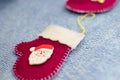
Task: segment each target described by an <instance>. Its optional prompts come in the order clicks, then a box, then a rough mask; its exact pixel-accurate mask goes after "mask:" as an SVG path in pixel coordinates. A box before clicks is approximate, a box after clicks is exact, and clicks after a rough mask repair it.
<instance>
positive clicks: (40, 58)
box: [29, 47, 54, 65]
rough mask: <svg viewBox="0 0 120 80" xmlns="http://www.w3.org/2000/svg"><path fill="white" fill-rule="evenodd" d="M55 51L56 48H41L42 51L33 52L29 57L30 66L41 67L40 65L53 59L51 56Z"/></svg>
mask: <svg viewBox="0 0 120 80" xmlns="http://www.w3.org/2000/svg"><path fill="white" fill-rule="evenodd" d="M32 48H33V47H32ZM32 48H31V49H32ZM34 49H35V48H34ZM53 49H54V48H51V49H49V48H40V49H37V50H34V51H32V53H31V54H30V56H29V64H30V65H39V64H42V63H44V62H46V61H47V60H48V59H49V58H50V57H51V55H52V53H53Z"/></svg>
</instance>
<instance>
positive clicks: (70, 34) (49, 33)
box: [39, 25, 85, 49]
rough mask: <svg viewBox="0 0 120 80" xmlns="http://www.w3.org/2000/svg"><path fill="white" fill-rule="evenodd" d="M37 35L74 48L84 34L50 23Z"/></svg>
mask: <svg viewBox="0 0 120 80" xmlns="http://www.w3.org/2000/svg"><path fill="white" fill-rule="evenodd" d="M39 36H42V37H44V38H47V39H51V40H53V41H59V42H60V43H62V44H66V45H68V46H69V47H71V48H72V49H75V48H76V46H77V45H78V44H79V43H80V41H81V40H82V39H83V38H84V36H85V35H84V34H81V33H78V32H75V31H72V30H69V29H66V28H63V27H60V26H57V25H50V26H48V27H47V28H46V29H45V30H44V31H43V32H42V33H41V34H40V35H39Z"/></svg>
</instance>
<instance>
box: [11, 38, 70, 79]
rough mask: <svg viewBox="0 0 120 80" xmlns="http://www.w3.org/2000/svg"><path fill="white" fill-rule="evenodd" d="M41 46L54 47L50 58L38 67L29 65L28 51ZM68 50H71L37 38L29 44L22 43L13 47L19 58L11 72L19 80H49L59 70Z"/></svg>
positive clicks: (57, 43)
mask: <svg viewBox="0 0 120 80" xmlns="http://www.w3.org/2000/svg"><path fill="white" fill-rule="evenodd" d="M41 44H51V45H53V46H54V52H53V54H52V56H51V58H50V59H49V60H48V61H46V62H45V63H43V64H40V65H29V62H28V58H29V55H30V51H29V49H30V48H31V47H32V46H38V45H41ZM70 50H71V48H70V47H69V46H67V45H64V44H61V43H59V42H58V41H52V40H50V39H46V38H43V37H39V38H37V39H35V40H33V41H30V42H22V43H20V44H18V45H16V47H15V53H17V54H18V55H19V58H18V59H17V60H16V63H15V64H14V67H13V71H14V73H15V75H16V76H17V77H18V79H20V80H23V79H25V80H26V79H27V80H38V79H39V80H46V79H47V80H48V79H51V78H52V77H53V76H54V75H55V74H56V73H57V72H58V70H59V69H60V68H61V66H62V64H63V62H64V60H65V59H66V57H67V56H68V54H69V52H70Z"/></svg>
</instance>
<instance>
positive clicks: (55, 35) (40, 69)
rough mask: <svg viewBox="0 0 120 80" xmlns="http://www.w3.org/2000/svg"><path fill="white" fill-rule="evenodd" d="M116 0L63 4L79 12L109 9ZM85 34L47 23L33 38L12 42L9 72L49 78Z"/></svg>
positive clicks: (25, 79)
mask: <svg viewBox="0 0 120 80" xmlns="http://www.w3.org/2000/svg"><path fill="white" fill-rule="evenodd" d="M116 1H117V0H67V1H66V7H67V8H68V9H70V10H72V11H75V12H79V13H88V12H95V13H98V12H104V11H107V10H110V9H111V8H112V7H113V6H114V5H115V3H116ZM84 37H85V35H84V34H83V33H78V32H75V31H72V30H68V29H66V28H63V27H61V26H56V25H50V26H48V27H47V28H46V29H45V30H44V31H43V32H42V33H41V34H40V35H39V36H38V38H36V39H35V40H32V41H29V42H21V43H19V44H17V45H16V47H15V53H16V54H17V55H18V56H19V57H18V59H17V60H16V62H15V64H14V66H13V72H14V74H15V75H16V76H17V78H18V79H19V80H49V79H51V78H52V77H53V76H54V75H55V74H56V73H57V72H58V71H59V69H60V68H61V66H62V64H63V62H64V60H65V59H66V58H67V56H68V55H69V52H70V51H71V50H73V49H75V48H76V47H77V45H78V44H79V43H80V41H81V40H82V39H83V38H84Z"/></svg>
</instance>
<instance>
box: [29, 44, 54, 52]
mask: <svg viewBox="0 0 120 80" xmlns="http://www.w3.org/2000/svg"><path fill="white" fill-rule="evenodd" d="M42 48H45V49H51V50H52V49H54V46H53V45H50V44H42V45H39V46H37V47H31V48H30V51H31V52H32V51H36V50H38V49H42Z"/></svg>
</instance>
